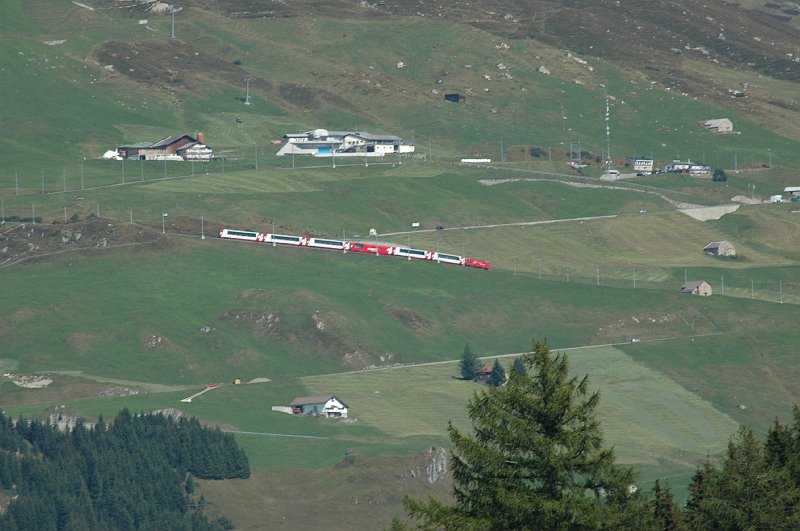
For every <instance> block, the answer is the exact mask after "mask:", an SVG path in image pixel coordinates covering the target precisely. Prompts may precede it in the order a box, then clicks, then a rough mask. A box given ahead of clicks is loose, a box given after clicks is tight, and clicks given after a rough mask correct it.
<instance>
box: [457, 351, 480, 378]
mask: <svg viewBox="0 0 800 531" xmlns="http://www.w3.org/2000/svg"><path fill="white" fill-rule="evenodd" d="M479 363H480V360H479V359H478V356H476V355H475V354H474V353H473V352H472V349H471V348H469V345H466V346H465V347H464V353H463V354H462V356H461V378H463V379H464V380H474V379H475V371H476V370H477V369H478V364H479Z"/></svg>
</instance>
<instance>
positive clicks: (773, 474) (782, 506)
mask: <svg viewBox="0 0 800 531" xmlns="http://www.w3.org/2000/svg"><path fill="white" fill-rule="evenodd" d="M689 492H690V497H689V500H688V502H687V504H686V516H687V518H686V520H687V524H688V527H689V529H798V528H800V491H799V490H798V488H797V485H796V482H795V481H794V480H793V479H792V478H791V477H790V475H789V473H788V471H787V470H786V469H785V468H778V467H775V466H772V465H770V463H769V461H768V459H767V451H766V450H765V448H764V446H763V445H762V444H761V443H760V442H759V441H758V440H756V438H755V436H754V435H753V432H752V430H750V429H749V428H747V427H745V426H743V427H741V428H740V429H739V432H738V433H737V434H736V435H735V436H734V437H732V438H731V441H730V442H729V443H728V450H727V452H726V455H725V457H724V458H723V460H722V462H721V463H720V465H719V466H718V467H717V466H714V465H712V464H710V463H705V464H704V465H703V466H702V467H701V468H700V469H698V471H697V473H696V474H695V477H694V479H693V480H692V483H691V485H690V486H689Z"/></svg>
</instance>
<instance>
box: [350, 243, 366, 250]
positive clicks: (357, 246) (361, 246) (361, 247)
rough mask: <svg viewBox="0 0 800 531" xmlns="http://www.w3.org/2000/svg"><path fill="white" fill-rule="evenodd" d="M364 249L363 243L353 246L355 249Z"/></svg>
mask: <svg viewBox="0 0 800 531" xmlns="http://www.w3.org/2000/svg"><path fill="white" fill-rule="evenodd" d="M363 248H364V244H363V243H354V244H353V249H363Z"/></svg>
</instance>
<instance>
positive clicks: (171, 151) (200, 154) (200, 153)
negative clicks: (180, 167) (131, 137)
mask: <svg viewBox="0 0 800 531" xmlns="http://www.w3.org/2000/svg"><path fill="white" fill-rule="evenodd" d="M203 141H204V138H203V133H198V134H197V138H195V137H192V136H190V135H175V136H168V137H167V138H164V139H162V140H159V141H158V142H156V143H155V144H153V143H150V142H140V143H137V144H128V145H126V146H119V147H118V148H117V153H119V156H120V157H122V158H123V159H128V160H130V159H133V160H200V161H204V160H211V158H212V156H213V151H212V150H211V149H209V148H208V146H206V145H205V144H204V143H203Z"/></svg>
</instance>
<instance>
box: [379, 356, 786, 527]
mask: <svg viewBox="0 0 800 531" xmlns="http://www.w3.org/2000/svg"><path fill="white" fill-rule="evenodd" d="M520 359H521V364H522V369H523V370H519V369H517V368H515V366H516V364H515V366H512V367H511V369H510V371H509V378H508V380H507V381H506V382H505V384H503V385H502V386H500V387H491V386H487V387H485V388H483V389H481V390H480V391H477V392H475V394H474V395H473V397H472V399H471V400H470V402H469V404H468V406H467V409H468V416H469V418H470V420H471V421H472V433H471V434H464V433H462V432H460V431H459V430H458V429H456V428H455V427H454V426H453V425H452V423H450V424H449V425H448V434H449V437H450V442H451V444H452V450H451V454H450V466H451V470H452V476H453V491H452V494H453V499H454V503H453V504H452V505H448V504H446V503H443V502H441V501H439V500H437V499H435V498H432V497H430V496H429V497H428V498H427V499H426V500H415V499H412V498H409V497H406V498H405V499H404V501H403V505H404V507H405V509H406V512H407V515H408V517H410V519H411V523H404V522H401V521H400V520H399V519H397V518H396V519H395V520H394V521H393V523H392V529H393V530H398V531H399V530H402V529H445V530H507V529H508V530H510V529H531V530H532V529H542V530H551V529H553V530H573V529H575V530H578V529H581V530H586V529H626V530H627V529H636V530H639V529H642V530H651V529H652V530H683V529H686V530H708V529H726V530H734V529H735V530H739V529H786V530H788V529H800V457H799V456H800V409H798V407H797V406H795V407H794V411H793V423H791V424H790V425H782V424H781V423H780V422H778V421H777V420H776V421H775V423H774V425H773V426H772V428H771V429H770V431H769V433H768V435H767V440H766V442H765V443H763V444H762V443H761V442H759V441H758V440H757V439H756V437H755V436H754V435H753V432H752V431H751V430H750V429H749V428H747V427H742V428H740V430H739V432H738V433H737V434H736V435H734V436H733V437H731V440H730V443H729V446H728V451H727V452H726V454H725V455H724V456H723V457H722V458H721V459H720V461H719V463H713V462H711V460H707V461H706V462H705V463H703V464H702V465H700V466H699V467H698V469H697V472H696V474H695V477H694V479H693V481H692V483H691V485H690V487H689V491H690V495H689V499H688V500H687V503H686V506H685V507H681V506H680V505H678V504H677V503H675V501H674V500H673V496H672V492H671V490H670V488H669V485H668V484H665V485H662V482H661V481H660V480H657V481H656V482H655V486H654V487H653V489H652V491H650V492H646V491H644V490H642V489H638V488H637V487H636V474H635V472H634V471H633V470H632V469H630V468H625V467H620V466H617V465H616V464H615V460H616V457H615V454H614V451H613V449H609V448H604V447H603V444H602V433H601V429H600V423H599V421H598V420H597V417H596V408H597V405H598V401H599V398H600V395H599V392H597V391H596V392H594V393H589V391H588V377H586V376H584V377H583V378H577V377H570V376H569V364H568V361H567V359H566V356H565V355H564V354H563V353H555V354H554V353H552V352H551V351H550V348H549V347H548V346H547V344H546V343H543V342H538V341H537V342H534V344H533V352H531V353H527V354H525V355H523V356H522V357H521V358H520Z"/></svg>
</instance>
